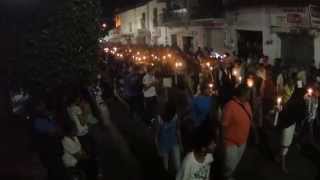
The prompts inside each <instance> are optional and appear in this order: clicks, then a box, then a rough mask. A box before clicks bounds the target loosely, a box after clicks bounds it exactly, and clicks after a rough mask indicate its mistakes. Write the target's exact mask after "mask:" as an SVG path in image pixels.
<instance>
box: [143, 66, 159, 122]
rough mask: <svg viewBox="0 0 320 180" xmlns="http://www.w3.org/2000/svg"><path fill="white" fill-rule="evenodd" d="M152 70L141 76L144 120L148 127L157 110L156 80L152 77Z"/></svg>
mask: <svg viewBox="0 0 320 180" xmlns="http://www.w3.org/2000/svg"><path fill="white" fill-rule="evenodd" d="M154 73H155V72H154V69H153V68H149V69H147V73H146V74H145V75H144V76H143V95H144V105H145V109H144V110H145V117H144V120H145V122H146V123H147V124H148V125H151V123H152V119H154V118H155V115H156V109H157V91H156V84H157V79H156V77H155V75H154Z"/></svg>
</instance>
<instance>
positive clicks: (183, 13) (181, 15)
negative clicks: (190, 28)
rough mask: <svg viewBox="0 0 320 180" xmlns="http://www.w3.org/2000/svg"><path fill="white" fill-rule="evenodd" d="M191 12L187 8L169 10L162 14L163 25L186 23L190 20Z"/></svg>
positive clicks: (161, 22)
mask: <svg viewBox="0 0 320 180" xmlns="http://www.w3.org/2000/svg"><path fill="white" fill-rule="evenodd" d="M189 17H190V16H189V13H188V10H187V9H185V8H184V9H177V10H167V11H164V12H163V14H161V15H160V24H161V25H167V26H170V25H175V26H179V25H184V24H186V23H188V21H189Z"/></svg>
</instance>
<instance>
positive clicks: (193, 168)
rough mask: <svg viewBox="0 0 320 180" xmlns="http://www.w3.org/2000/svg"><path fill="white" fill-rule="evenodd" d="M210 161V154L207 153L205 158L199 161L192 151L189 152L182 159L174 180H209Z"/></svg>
mask: <svg viewBox="0 0 320 180" xmlns="http://www.w3.org/2000/svg"><path fill="white" fill-rule="evenodd" d="M212 162H213V156H212V155H211V154H207V155H206V157H205V160H204V161H203V162H202V163H200V162H198V161H197V160H196V158H195V157H194V153H193V152H190V153H189V154H188V155H187V156H186V157H185V159H184V160H183V163H182V167H181V169H180V170H179V172H178V174H177V177H176V180H209V175H210V164H211V163H212Z"/></svg>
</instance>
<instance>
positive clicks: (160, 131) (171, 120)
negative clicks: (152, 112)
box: [156, 102, 182, 170]
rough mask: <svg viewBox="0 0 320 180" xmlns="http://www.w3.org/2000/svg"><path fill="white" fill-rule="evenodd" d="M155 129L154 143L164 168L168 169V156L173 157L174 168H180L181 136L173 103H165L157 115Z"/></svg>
mask: <svg viewBox="0 0 320 180" xmlns="http://www.w3.org/2000/svg"><path fill="white" fill-rule="evenodd" d="M158 123H159V124H158V128H157V130H156V145H157V147H158V150H159V153H160V156H161V157H162V159H163V164H164V167H165V169H166V170H169V163H170V162H169V159H170V156H171V157H172V158H173V160H174V161H173V164H174V167H175V170H178V169H179V168H180V162H181V147H182V146H181V136H180V128H179V125H178V124H179V123H178V115H177V112H176V107H175V104H174V103H169V102H168V103H166V105H165V108H164V113H162V115H161V116H158Z"/></svg>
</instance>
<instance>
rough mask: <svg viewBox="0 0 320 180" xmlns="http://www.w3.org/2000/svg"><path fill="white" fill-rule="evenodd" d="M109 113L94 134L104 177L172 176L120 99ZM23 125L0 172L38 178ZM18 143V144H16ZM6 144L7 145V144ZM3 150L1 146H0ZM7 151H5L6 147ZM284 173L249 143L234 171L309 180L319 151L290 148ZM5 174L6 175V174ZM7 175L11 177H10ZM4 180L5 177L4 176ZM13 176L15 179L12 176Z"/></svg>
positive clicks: (242, 176)
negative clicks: (286, 168)
mask: <svg viewBox="0 0 320 180" xmlns="http://www.w3.org/2000/svg"><path fill="white" fill-rule="evenodd" d="M108 104H109V108H110V112H111V122H110V123H109V126H108V127H106V128H95V130H94V133H93V134H94V137H95V139H96V141H97V143H98V146H99V151H100V152H102V153H101V154H102V156H100V158H101V161H100V162H101V165H102V167H103V169H102V172H103V173H104V176H105V177H106V179H117V180H122V179H123V180H125V179H130V180H143V179H145V180H147V179H159V180H167V179H173V177H169V176H168V175H167V174H166V173H165V172H164V170H163V168H162V166H161V161H160V159H159V157H158V156H157V153H156V149H155V146H154V144H153V138H152V131H151V130H150V129H148V128H147V127H146V126H145V125H144V124H143V123H142V122H139V121H135V120H131V119H129V116H128V111H127V109H126V108H125V106H123V105H122V104H121V103H120V102H118V101H116V100H111V101H109V102H108ZM25 125H26V124H22V123H20V125H18V126H16V127H15V129H16V130H17V131H18V133H17V134H16V135H15V136H16V137H12V138H14V139H15V140H16V141H15V142H12V141H11V147H15V149H13V150H12V151H10V155H11V156H6V158H5V159H4V160H2V161H3V162H6V163H7V168H5V169H3V168H2V171H0V172H2V173H3V172H6V173H7V174H9V173H11V175H13V174H14V172H16V171H18V172H19V173H15V175H17V176H20V175H23V176H24V177H25V178H23V179H27V178H26V177H27V176H29V177H30V179H31V178H32V176H37V177H38V179H39V180H40V179H42V176H43V173H44V169H43V168H42V167H41V165H40V163H39V161H38V160H37V158H36V156H34V154H32V151H31V150H30V149H29V146H28V142H29V139H28V138H27V137H26V135H27V131H26V128H25V127H24V126H25ZM276 138H277V137H276V135H273V136H270V137H269V138H268V142H269V143H271V150H272V151H273V152H275V150H276V144H275V143H274V142H275V141H274V140H275V139H276ZM16 142H19V143H16ZM8 145H9V144H8ZM2 150H3V151H4V149H2ZM6 153H7V154H8V153H9V151H8V150H7V152H6ZM288 158H289V160H288V164H289V167H288V168H289V171H290V173H289V174H288V175H285V174H284V173H282V172H281V170H280V166H279V165H278V164H276V163H275V162H274V161H272V159H271V158H270V156H269V155H268V152H263V151H260V150H259V149H258V148H256V147H255V146H254V147H252V146H249V147H248V149H247V151H246V153H245V155H244V158H243V159H242V161H241V163H240V165H239V168H238V170H237V173H236V177H237V178H238V180H247V179H259V180H277V179H279V180H280V179H281V180H313V179H316V175H317V173H319V169H317V168H319V167H320V165H319V162H320V161H319V159H320V153H319V151H315V150H314V149H313V148H310V147H303V148H302V149H301V152H299V151H298V148H297V147H296V146H294V147H293V148H291V149H290V152H289V156H288ZM7 177H8V176H7ZM10 178H11V176H10ZM1 179H3V178H1ZM6 179H8V178H6ZM15 179H17V178H15Z"/></svg>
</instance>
